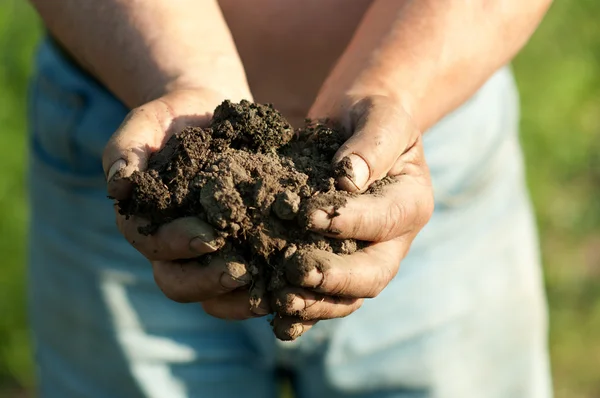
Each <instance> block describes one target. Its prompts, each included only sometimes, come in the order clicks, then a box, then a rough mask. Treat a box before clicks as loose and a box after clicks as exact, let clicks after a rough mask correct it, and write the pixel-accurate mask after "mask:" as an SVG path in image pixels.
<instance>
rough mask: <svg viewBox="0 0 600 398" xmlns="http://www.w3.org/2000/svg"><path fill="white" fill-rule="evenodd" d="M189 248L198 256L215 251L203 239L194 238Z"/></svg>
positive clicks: (215, 249) (213, 247)
mask: <svg viewBox="0 0 600 398" xmlns="http://www.w3.org/2000/svg"><path fill="white" fill-rule="evenodd" d="M190 248H191V249H192V251H193V252H195V253H198V254H199V255H202V254H206V253H212V252H216V251H217V248H216V247H215V246H213V245H211V244H210V243H207V242H205V241H204V239H202V238H200V237H196V238H194V239H192V240H191V241H190Z"/></svg>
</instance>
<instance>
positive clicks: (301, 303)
mask: <svg viewBox="0 0 600 398" xmlns="http://www.w3.org/2000/svg"><path fill="white" fill-rule="evenodd" d="M315 302H316V301H315V300H313V299H306V298H302V297H299V296H296V297H294V299H293V300H292V303H291V304H290V310H291V311H292V312H300V311H304V310H305V309H307V308H308V307H310V306H311V305H313V304H314V303H315Z"/></svg>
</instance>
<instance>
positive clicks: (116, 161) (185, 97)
mask: <svg viewBox="0 0 600 398" xmlns="http://www.w3.org/2000/svg"><path fill="white" fill-rule="evenodd" d="M222 99H223V97H219V98H214V99H211V100H210V101H207V98H206V96H199V95H198V94H197V93H194V92H192V91H191V90H190V91H180V92H173V93H171V94H169V95H167V96H165V97H162V98H159V99H156V100H154V101H151V102H149V103H147V104H145V105H142V106H140V107H139V108H136V109H133V110H132V111H131V112H130V113H129V114H128V115H127V117H126V118H125V120H124V121H123V123H122V124H121V126H119V128H118V129H117V131H116V132H115V133H114V134H113V136H112V137H111V138H110V140H109V141H108V143H107V145H106V147H105V149H104V154H103V156H102V167H103V168H104V174H105V176H106V181H107V184H108V195H109V196H111V197H113V198H115V199H125V198H127V197H128V196H129V194H130V191H131V186H130V183H129V182H128V181H127V180H126V179H125V177H129V176H130V175H131V174H132V173H133V172H134V171H136V170H145V169H146V167H147V165H148V158H149V157H150V155H151V154H152V153H153V152H155V151H157V150H158V149H160V148H161V147H162V146H163V145H164V144H165V143H166V141H167V140H168V139H169V137H170V136H171V135H173V133H175V132H176V131H178V130H182V129H183V128H184V127H185V126H186V125H192V124H193V125H195V126H204V125H205V124H206V123H208V120H210V114H211V113H212V110H213V109H214V107H215V106H216V105H218V104H219V101H221V100H222ZM199 110H210V112H200V113H199V112H198V111H199Z"/></svg>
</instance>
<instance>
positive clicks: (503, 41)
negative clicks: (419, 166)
mask: <svg viewBox="0 0 600 398" xmlns="http://www.w3.org/2000/svg"><path fill="white" fill-rule="evenodd" d="M550 3H551V0H531V1H525V2H523V1H518V0H491V1H479V2H475V1H466V0H464V1H446V2H439V1H434V0H420V1H409V0H406V1H397V0H379V1H376V2H375V3H374V4H373V5H372V6H371V8H370V9H369V11H368V12H367V14H366V15H365V17H364V18H363V21H362V22H361V24H360V26H359V28H358V29H357V31H356V33H355V35H354V37H353V39H352V41H351V42H350V44H349V45H348V48H347V49H346V51H345V53H344V54H343V56H342V57H341V58H340V60H339V62H338V64H337V65H336V67H335V68H334V70H333V71H332V73H331V75H330V76H329V78H328V79H327V81H326V83H325V84H324V86H323V88H322V90H321V93H320V95H319V98H318V100H317V104H316V106H317V107H325V106H326V105H325V103H327V102H329V103H334V102H336V101H337V100H336V99H335V98H336V97H338V96H340V95H342V96H343V95H346V96H350V97H356V98H360V97H364V96H370V95H385V96H391V97H395V98H397V99H398V100H399V101H400V102H401V103H402V104H403V106H404V107H405V108H406V109H407V111H408V112H409V113H411V115H412V117H413V119H414V120H415V122H416V123H417V125H418V126H419V127H420V128H421V129H422V130H423V131H424V130H426V129H427V128H429V127H431V126H432V125H433V124H435V122H436V121H438V120H439V119H440V118H442V117H443V116H444V115H445V114H447V113H448V112H450V111H452V110H453V109H454V108H456V107H458V106H459V105H460V104H462V103H463V102H464V101H466V100H467V99H468V98H469V97H470V96H471V95H473V94H474V93H475V91H476V90H477V89H478V88H479V87H480V86H481V85H482V84H483V83H484V82H485V81H486V80H487V79H488V78H489V77H490V76H491V75H492V74H493V73H494V72H495V71H496V70H497V69H498V68H500V67H501V66H502V65H504V64H506V63H507V62H509V61H510V60H511V59H512V57H513V56H514V55H515V54H516V53H517V52H518V51H519V50H520V49H521V48H522V47H523V45H524V44H525V43H526V42H527V40H528V39H529V37H530V36H531V34H532V33H533V32H534V30H535V28H536V27H537V25H538V24H539V22H540V20H541V18H542V16H543V15H544V13H545V11H546V10H547V8H548V7H549V5H550ZM319 103H320V105H319Z"/></svg>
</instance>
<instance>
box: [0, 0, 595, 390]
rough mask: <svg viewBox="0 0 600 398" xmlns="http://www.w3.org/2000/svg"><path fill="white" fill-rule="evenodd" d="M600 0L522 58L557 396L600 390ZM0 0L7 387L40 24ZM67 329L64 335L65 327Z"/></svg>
mask: <svg viewBox="0 0 600 398" xmlns="http://www.w3.org/2000/svg"><path fill="white" fill-rule="evenodd" d="M599 21H600V1H598V0H562V1H561V0H558V1H556V2H555V4H554V6H553V8H552V10H551V11H550V13H549V15H548V16H547V18H546V20H545V21H544V23H543V24H542V26H541V28H540V29H539V31H538V32H537V33H536V35H535V36H534V37H533V39H532V41H531V42H530V44H529V45H528V46H527V48H526V49H525V50H524V51H523V53H522V54H521V55H519V57H518V58H517V59H516V61H515V63H514V68H515V72H516V75H517V80H518V83H519V87H520V91H521V94H522V115H523V116H522V141H523V145H524V147H525V151H526V154H527V165H528V178H529V185H530V187H531V190H532V195H533V200H534V202H535V206H536V209H537V215H538V225H539V228H540V232H541V236H542V242H541V244H542V249H543V254H544V264H545V273H546V286H547V291H548V296H549V302H550V308H551V336H550V340H551V353H552V360H553V376H554V385H555V393H556V397H557V398H597V397H600V22H599ZM41 31H42V29H41V26H40V24H39V21H38V20H37V19H36V16H35V14H34V13H33V11H32V10H31V9H30V8H29V6H28V5H27V3H26V1H24V0H0V398H17V397H28V396H29V395H28V393H27V392H28V391H30V390H31V386H32V385H33V383H34V380H33V376H32V374H33V372H32V369H33V364H32V361H31V359H30V349H31V348H30V346H29V344H28V334H27V333H28V332H27V326H26V323H27V318H26V315H25V306H26V300H25V291H24V286H25V284H24V278H25V268H24V263H25V250H24V249H25V239H26V225H25V223H26V220H27V206H26V195H25V190H24V166H25V162H26V145H25V141H26V139H25V106H26V103H25V96H26V91H27V77H28V75H29V73H30V70H31V59H32V54H33V51H34V48H35V45H36V42H37V40H38V38H39V36H40V34H41ZM68 338H69V337H68V336H65V339H68Z"/></svg>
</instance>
